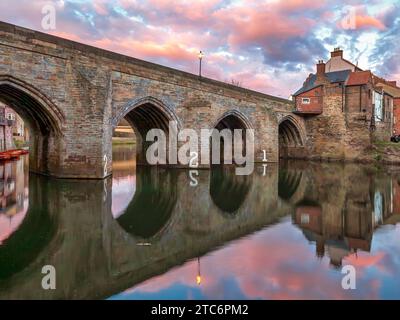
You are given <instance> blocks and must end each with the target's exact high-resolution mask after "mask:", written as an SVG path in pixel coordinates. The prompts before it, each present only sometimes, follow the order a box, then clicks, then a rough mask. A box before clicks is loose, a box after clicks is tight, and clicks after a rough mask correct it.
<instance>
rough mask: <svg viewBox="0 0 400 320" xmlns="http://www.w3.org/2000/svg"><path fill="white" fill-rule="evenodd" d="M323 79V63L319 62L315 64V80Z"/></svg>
mask: <svg viewBox="0 0 400 320" xmlns="http://www.w3.org/2000/svg"><path fill="white" fill-rule="evenodd" d="M324 77H325V62H324V61H323V60H319V61H318V63H317V79H318V78H324Z"/></svg>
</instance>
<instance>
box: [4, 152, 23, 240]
mask: <svg viewBox="0 0 400 320" xmlns="http://www.w3.org/2000/svg"><path fill="white" fill-rule="evenodd" d="M24 159H26V158H25V157H23V158H21V159H20V160H18V161H8V162H2V163H0V245H1V243H3V241H5V240H6V239H7V238H9V237H10V236H11V234H13V233H14V232H15V231H16V230H17V229H18V227H19V225H20V224H21V223H22V221H23V220H24V218H25V216H26V213H27V207H28V176H27V175H26V174H25V171H24V170H25V161H24Z"/></svg>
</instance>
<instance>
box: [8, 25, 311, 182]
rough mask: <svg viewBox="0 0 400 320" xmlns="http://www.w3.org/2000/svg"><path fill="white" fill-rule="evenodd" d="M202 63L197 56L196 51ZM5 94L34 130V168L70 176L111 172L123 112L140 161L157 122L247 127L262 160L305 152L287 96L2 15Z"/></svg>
mask: <svg viewBox="0 0 400 320" xmlns="http://www.w3.org/2000/svg"><path fill="white" fill-rule="evenodd" d="M194 63H195V61H194ZM0 100H1V101H2V102H4V103H5V104H7V105H9V106H10V107H12V108H13V109H14V110H15V111H16V112H17V113H18V114H20V116H21V117H22V118H23V119H24V121H25V123H26V124H27V126H28V128H29V129H30V133H31V134H30V135H31V142H30V143H31V146H30V169H31V170H32V171H34V172H38V173H42V174H47V175H52V176H57V177H64V178H98V179H102V178H104V177H107V176H109V175H110V174H111V173H112V152H111V151H112V135H113V130H114V129H115V127H116V126H117V125H118V123H119V122H120V121H121V120H122V119H123V118H125V119H126V120H128V122H129V123H130V124H131V125H132V127H133V128H134V130H135V132H136V139H137V145H138V148H137V150H138V155H137V161H138V163H139V164H140V163H144V162H145V157H144V154H145V149H146V146H145V143H143V141H144V137H145V135H146V133H147V132H148V131H149V130H150V129H152V128H161V129H165V130H168V123H169V121H176V122H177V124H178V127H179V128H190V129H195V130H196V131H197V130H200V129H213V128H217V129H222V128H229V129H231V130H233V129H246V128H252V129H254V132H255V161H256V162H260V161H262V160H263V152H264V150H265V152H266V155H267V159H268V161H270V162H277V161H278V159H279V155H281V156H288V157H290V156H293V155H294V154H296V155H297V156H298V155H299V154H300V155H301V154H302V153H304V150H303V149H304V147H303V146H304V145H305V137H306V134H305V126H304V122H303V119H302V118H300V117H298V116H296V115H294V114H293V113H292V110H293V104H292V102H291V101H289V100H285V99H281V98H277V97H273V96H270V95H266V94H262V93H259V92H255V91H251V90H247V89H244V88H240V87H238V86H233V85H229V84H226V83H223V82H219V81H215V80H211V79H208V78H204V77H199V76H196V75H193V74H190V73H186V72H182V71H179V70H175V69H171V68H167V67H164V66H161V65H157V64H153V63H149V62H145V61H142V60H138V59H135V58H131V57H127V56H124V55H120V54H116V53H113V52H109V51H106V50H102V49H98V48H94V47H91V46H87V45H83V44H80V43H76V42H73V41H69V40H65V39H62V38H58V37H55V36H51V35H48V34H44V33H40V32H37V31H32V30H29V29H25V28H21V27H18V26H14V25H11V24H7V23H3V22H0Z"/></svg>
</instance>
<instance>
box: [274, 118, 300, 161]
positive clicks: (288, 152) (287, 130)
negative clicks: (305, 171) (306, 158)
mask: <svg viewBox="0 0 400 320" xmlns="http://www.w3.org/2000/svg"><path fill="white" fill-rule="evenodd" d="M304 136H305V135H304V133H303V130H302V128H301V125H300V124H299V123H298V121H297V119H296V118H295V117H293V116H292V115H288V116H286V117H283V118H282V119H281V120H280V122H279V139H278V141H279V157H280V158H291V157H293V158H296V157H301V151H300V150H302V149H304V144H305V138H304Z"/></svg>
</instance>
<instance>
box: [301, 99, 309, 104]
mask: <svg viewBox="0 0 400 320" xmlns="http://www.w3.org/2000/svg"><path fill="white" fill-rule="evenodd" d="M301 104H311V98H301Z"/></svg>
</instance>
